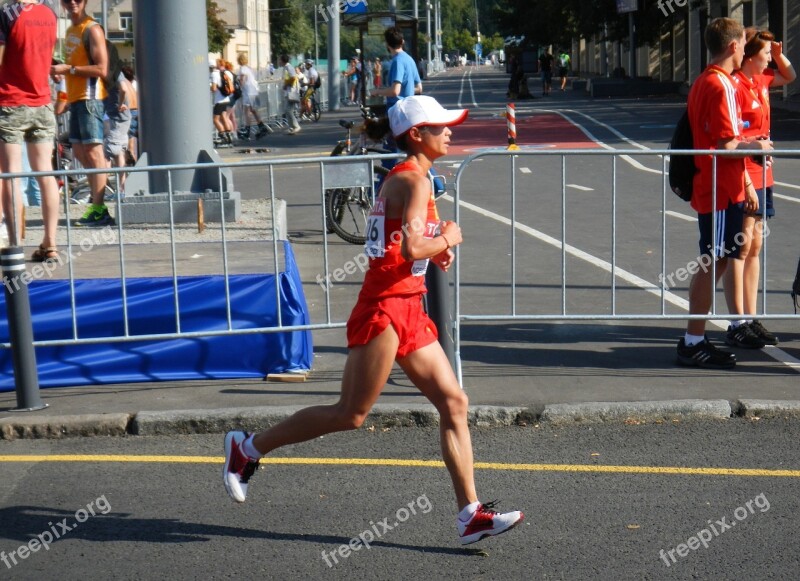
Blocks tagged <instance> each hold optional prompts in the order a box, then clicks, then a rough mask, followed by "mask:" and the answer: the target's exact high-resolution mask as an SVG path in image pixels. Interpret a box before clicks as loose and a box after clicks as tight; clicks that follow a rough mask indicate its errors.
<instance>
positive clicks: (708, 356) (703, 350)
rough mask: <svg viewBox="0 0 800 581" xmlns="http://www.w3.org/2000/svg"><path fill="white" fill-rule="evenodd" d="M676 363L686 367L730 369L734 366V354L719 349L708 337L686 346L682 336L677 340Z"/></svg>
mask: <svg viewBox="0 0 800 581" xmlns="http://www.w3.org/2000/svg"><path fill="white" fill-rule="evenodd" d="M678 364H679V365H686V366H687V367H706V368H709V369H730V368H731V367H735V366H736V355H734V354H733V353H728V352H727V351H720V350H719V349H717V348H716V347H715V346H714V345H713V344H712V343H711V342H710V341H709V340H708V337H706V338H705V339H703V341H701V342H700V343H698V344H696V345H692V346H691V347H687V346H686V341H685V340H684V338H683V337H681V340H680V341H678Z"/></svg>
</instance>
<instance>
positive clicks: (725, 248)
mask: <svg viewBox="0 0 800 581" xmlns="http://www.w3.org/2000/svg"><path fill="white" fill-rule="evenodd" d="M716 214H717V224H716V226H717V229H716V234H715V235H714V236H713V237H712V235H711V228H712V215H713V214H712V212H709V213H708V214H698V215H697V223H698V225H699V226H700V254H701V255H704V254H708V255H710V254H711V248H712V246H713V247H714V248H715V249H716V252H715V253H714V255H715V256H716V257H718V258H739V251H740V250H741V248H742V242H744V234H742V222H743V220H744V202H739V203H738V204H728V207H727V208H726V209H724V210H717V212H716ZM712 240H714V242H713V243H712Z"/></svg>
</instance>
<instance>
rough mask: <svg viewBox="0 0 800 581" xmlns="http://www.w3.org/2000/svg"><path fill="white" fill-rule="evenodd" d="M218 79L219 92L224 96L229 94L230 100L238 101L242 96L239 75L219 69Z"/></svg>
mask: <svg viewBox="0 0 800 581" xmlns="http://www.w3.org/2000/svg"><path fill="white" fill-rule="evenodd" d="M220 80H221V84H220V86H219V92H220V93H222V95H224V96H225V97H227V96H228V95H230V96H231V97H232V98H231V101H238V100H239V99H241V98H242V84H241V83H240V82H239V77H237V76H236V75H234V74H233V73H232V72H231V71H220Z"/></svg>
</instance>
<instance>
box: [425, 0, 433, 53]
mask: <svg viewBox="0 0 800 581" xmlns="http://www.w3.org/2000/svg"><path fill="white" fill-rule="evenodd" d="M431 8H432V6H431V3H430V2H426V10H427V15H426V17H425V22H426V26H427V34H428V62H431V57H432V56H433V55H432V54H431Z"/></svg>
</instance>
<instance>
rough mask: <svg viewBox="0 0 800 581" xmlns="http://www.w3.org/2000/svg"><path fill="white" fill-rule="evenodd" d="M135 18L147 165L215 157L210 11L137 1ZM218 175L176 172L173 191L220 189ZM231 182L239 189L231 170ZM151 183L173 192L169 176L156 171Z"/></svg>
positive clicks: (193, 2) (187, 2)
mask: <svg viewBox="0 0 800 581" xmlns="http://www.w3.org/2000/svg"><path fill="white" fill-rule="evenodd" d="M133 17H134V34H135V47H136V61H137V63H138V64H139V66H138V67H137V68H138V72H139V84H140V86H141V90H140V91H139V95H140V102H139V109H140V119H141V121H140V127H141V142H142V150H143V151H144V152H146V153H147V156H148V157H147V164H148V165H151V166H154V165H169V164H190V163H197V162H198V161H204V160H207V159H209V158H212V157H213V145H212V133H213V131H212V130H213V126H212V123H211V108H212V102H211V93H210V92H209V64H208V32H207V27H206V14H205V11H204V10H197V0H170V1H169V2H164V1H163V0H134V2H133ZM223 173H224V172H223ZM216 177H217V172H216V171H211V172H208V171H205V170H196V171H195V170H186V171H176V172H174V173H173V174H172V187H173V188H174V190H175V191H184V192H186V191H192V192H203V191H204V190H206V189H211V190H212V191H216V190H217V188H218V186H219V181H218V180H217V179H216ZM227 178H228V179H227V188H228V189H229V190H231V191H233V184H232V180H231V176H230V172H228V173H227ZM129 179H131V178H129ZM149 179H150V181H149V184H150V190H149V191H150V192H151V193H163V192H167V191H168V189H169V184H168V180H167V175H166V172H150V178H149Z"/></svg>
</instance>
